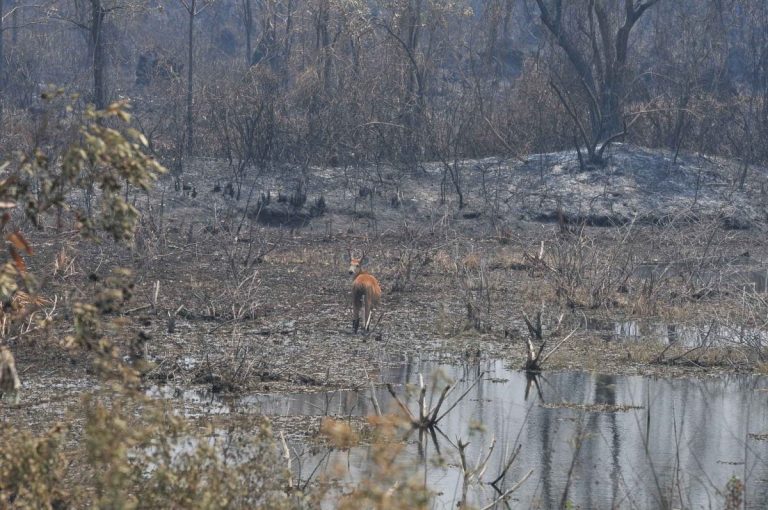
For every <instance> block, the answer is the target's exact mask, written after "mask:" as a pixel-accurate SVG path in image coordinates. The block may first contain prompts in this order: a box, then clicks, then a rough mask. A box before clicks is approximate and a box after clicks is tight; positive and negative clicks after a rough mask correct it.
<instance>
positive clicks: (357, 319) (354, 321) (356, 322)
mask: <svg viewBox="0 0 768 510" xmlns="http://www.w3.org/2000/svg"><path fill="white" fill-rule="evenodd" d="M0 1H1V0H0ZM352 305H353V309H354V310H353V313H354V316H353V317H352V329H353V330H354V331H355V333H357V328H359V327H360V300H359V299H357V297H355V300H354V301H353V302H352Z"/></svg>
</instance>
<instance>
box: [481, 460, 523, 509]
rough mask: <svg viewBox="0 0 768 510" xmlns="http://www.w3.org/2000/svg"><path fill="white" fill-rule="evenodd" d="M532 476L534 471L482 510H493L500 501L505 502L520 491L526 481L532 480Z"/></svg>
mask: <svg viewBox="0 0 768 510" xmlns="http://www.w3.org/2000/svg"><path fill="white" fill-rule="evenodd" d="M532 474H533V469H531V470H530V471H528V473H526V475H525V476H524V477H522V478H521V479H520V481H519V482H517V483H516V484H515V485H513V486H512V487H511V488H509V489H507V490H506V491H504V494H502V495H501V496H499V497H498V498H496V499H495V500H494V501H493V502H492V503H490V504H488V505H485V506H484V507H483V508H481V509H480V510H491V508H493V507H494V506H496V505H497V504H498V503H499V502H500V501H503V500H505V499H507V498H508V497H509V495H510V494H512V493H513V492H515V491H516V490H517V489H519V488H520V486H521V485H523V483H525V481H526V480H528V478H530V477H531V475H532Z"/></svg>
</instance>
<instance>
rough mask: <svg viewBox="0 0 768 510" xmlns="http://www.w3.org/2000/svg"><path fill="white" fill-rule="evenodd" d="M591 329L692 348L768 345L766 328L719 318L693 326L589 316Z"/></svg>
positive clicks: (621, 338) (608, 336) (758, 347)
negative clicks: (726, 321)
mask: <svg viewBox="0 0 768 510" xmlns="http://www.w3.org/2000/svg"><path fill="white" fill-rule="evenodd" d="M587 329H588V330H590V331H593V332H596V333H599V334H600V335H601V336H603V337H604V338H606V339H610V340H617V341H629V342H635V341H652V342H656V343H658V344H660V345H671V344H673V343H677V344H678V345H683V346H685V347H691V348H692V347H727V346H742V347H750V348H753V349H755V350H756V351H759V350H761V349H763V348H764V347H765V346H767V345H768V333H766V332H765V331H762V330H759V329H754V328H749V327H746V326H735V325H730V324H721V323H718V322H712V323H710V324H706V325H703V326H693V325H683V324H665V323H662V322H655V321H637V320H627V321H606V320H600V319H588V320H587Z"/></svg>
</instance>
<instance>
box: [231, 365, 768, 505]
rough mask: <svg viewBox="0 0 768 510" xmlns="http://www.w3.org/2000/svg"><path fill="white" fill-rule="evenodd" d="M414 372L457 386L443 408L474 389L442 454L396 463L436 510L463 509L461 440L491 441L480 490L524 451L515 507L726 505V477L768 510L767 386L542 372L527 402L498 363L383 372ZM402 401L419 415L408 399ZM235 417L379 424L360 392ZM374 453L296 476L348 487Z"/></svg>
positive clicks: (312, 396)
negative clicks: (332, 479) (334, 479)
mask: <svg viewBox="0 0 768 510" xmlns="http://www.w3.org/2000/svg"><path fill="white" fill-rule="evenodd" d="M419 374H423V375H424V378H425V380H426V381H427V382H428V384H429V381H430V380H434V379H433V378H434V377H438V379H439V380H442V378H449V379H451V380H454V381H456V384H457V388H456V390H455V391H453V392H452V393H451V397H449V399H448V401H449V402H448V403H449V404H452V403H453V401H454V400H455V399H456V398H457V397H458V396H459V395H461V394H462V393H463V392H464V390H465V389H467V388H469V387H470V386H471V385H472V384H473V383H475V382H476V381H477V384H475V385H474V386H473V387H472V388H471V389H470V391H469V393H468V394H467V396H466V397H465V398H464V399H463V400H461V402H460V403H459V404H458V405H457V406H456V407H455V408H454V409H453V410H452V411H451V412H450V413H448V415H447V416H446V417H445V418H444V419H443V421H441V422H440V424H439V426H440V432H441V433H438V434H437V436H438V437H437V439H438V446H439V449H440V454H438V452H437V448H436V446H435V444H434V443H433V442H432V440H431V439H430V440H429V441H427V442H426V446H424V445H420V444H419V441H418V435H417V434H414V435H412V436H411V438H410V442H409V446H408V448H407V449H406V452H405V455H404V458H402V459H400V460H401V461H402V463H403V465H404V466H405V468H406V469H410V470H412V473H413V475H414V476H418V477H420V478H421V479H424V480H425V481H426V483H427V485H428V487H429V488H430V489H431V490H433V491H434V492H435V493H436V494H437V496H436V499H435V508H456V503H457V502H458V501H459V500H460V499H461V492H462V489H461V487H462V474H461V470H460V468H459V456H458V451H457V450H456V448H455V446H454V445H455V444H456V443H457V442H458V440H459V439H462V440H463V441H464V442H469V443H470V445H469V447H468V448H467V458H468V460H469V462H470V463H471V464H474V463H475V462H476V459H478V458H479V457H480V456H482V455H484V454H485V453H486V452H487V451H488V447H489V446H490V445H491V443H492V441H493V439H494V438H495V439H496V446H495V448H494V450H493V452H492V454H491V457H490V461H489V463H488V466H487V469H486V471H485V474H484V476H483V477H482V478H481V480H483V481H484V482H488V481H491V480H493V479H495V478H496V477H497V476H498V474H499V473H501V471H502V470H503V466H504V465H505V464H506V462H507V459H508V457H509V455H510V453H511V452H512V451H513V450H514V449H515V448H516V446H517V445H521V449H520V454H519V455H518V457H517V458H516V460H515V462H514V463H513V464H512V467H511V468H510V469H509V471H508V473H507V476H506V477H505V479H504V481H503V483H502V484H500V486H499V488H500V489H501V490H502V491H503V490H505V489H506V488H509V487H512V486H513V485H514V484H515V483H516V482H517V481H518V480H520V479H521V478H522V477H523V476H524V475H526V474H527V473H528V472H529V471H532V474H531V476H530V478H528V479H527V481H526V482H525V483H524V484H523V485H522V486H521V487H520V488H519V489H518V490H517V491H516V492H515V493H514V495H513V497H512V499H510V501H509V506H508V507H509V508H532V507H537V508H558V507H560V506H561V504H562V503H563V502H567V504H571V505H575V506H576V507H580V508H596V509H602V508H640V509H646V508H680V507H683V508H722V506H723V492H724V489H725V486H726V483H727V482H728V480H729V479H730V478H731V477H733V476H737V477H739V478H740V479H741V480H742V481H745V482H746V508H755V509H757V508H768V440H766V439H765V435H766V434H767V433H768V378H764V377H758V376H733V375H732V376H718V377H707V378H702V379H698V378H690V379H654V378H647V377H639V376H630V377H622V376H611V375H598V374H593V373H585V372H558V373H546V374H544V376H543V377H541V378H540V379H539V380H538V387H539V388H538V389H539V390H540V391H537V388H536V387H535V386H532V387H531V388H530V392H529V394H528V396H527V399H526V386H527V379H526V376H525V374H523V373H521V372H519V371H516V370H510V369H508V368H507V367H505V366H504V364H503V363H502V362H500V361H484V362H480V363H475V364H471V365H464V366H456V365H444V364H438V363H433V362H413V363H408V364H405V365H403V366H399V367H397V368H394V369H388V370H385V371H382V373H381V379H382V380H383V381H384V382H391V383H396V384H400V385H406V384H416V383H417V382H418V375H419ZM435 374H439V375H435ZM398 392H399V393H400V394H401V395H403V398H404V399H405V398H407V395H406V393H407V391H406V386H398ZM376 395H377V399H378V401H379V403H380V405H381V407H382V408H384V409H385V410H386V409H392V410H393V409H394V406H393V402H392V399H391V397H389V395H388V394H387V392H386V390H384V389H378V390H376ZM409 401H410V403H411V404H412V408H413V409H415V407H416V406H415V394H414V396H413V397H410V398H409ZM600 404H604V405H602V406H595V407H592V406H593V405H600ZM229 406H231V407H232V408H237V409H238V410H240V411H242V410H243V409H250V410H251V411H253V412H260V413H264V414H269V415H314V416H318V415H331V416H336V417H345V416H367V415H372V414H374V413H375V410H374V407H373V405H372V400H371V398H370V394H369V393H368V392H367V391H359V392H358V391H336V392H330V393H309V394H295V395H251V396H247V397H244V398H242V399H240V400H238V401H236V402H233V403H231V404H229V405H225V406H224V407H223V408H217V412H226V410H227V407H229ZM445 408H447V407H445V406H444V409H445ZM761 435H762V437H761ZM293 446H294V447H296V451H305V452H306V451H309V450H308V449H306V448H303V447H302V445H300V444H294V445H293ZM372 454H373V450H372V448H369V447H366V446H360V447H355V448H352V449H351V450H348V451H338V450H336V451H333V452H331V453H330V454H329V453H327V452H319V453H316V454H309V453H306V454H304V455H303V456H302V459H301V462H299V459H296V460H297V462H296V464H295V466H301V472H300V473H299V475H300V476H303V477H305V476H307V475H308V474H309V473H310V472H312V471H313V470H315V468H317V471H316V472H315V475H314V476H318V474H326V475H328V476H331V475H333V476H338V468H339V466H343V467H344V471H345V473H346V474H345V475H344V478H343V480H342V481H343V482H349V483H355V482H357V481H359V480H362V479H365V478H366V477H367V476H368V475H369V470H370V465H371V463H370V460H371V459H370V458H371V456H372ZM438 460H439V461H440V462H438ZM569 473H570V474H569ZM496 494H497V493H496V492H495V490H494V489H493V488H492V487H491V486H490V485H488V484H484V483H479V484H478V483H476V484H474V485H473V487H472V490H471V491H470V494H469V502H470V503H471V504H473V505H475V506H477V507H483V506H485V505H487V504H489V503H492V502H493V501H494V499H495V497H496ZM498 508H505V507H504V506H502V505H499V506H498Z"/></svg>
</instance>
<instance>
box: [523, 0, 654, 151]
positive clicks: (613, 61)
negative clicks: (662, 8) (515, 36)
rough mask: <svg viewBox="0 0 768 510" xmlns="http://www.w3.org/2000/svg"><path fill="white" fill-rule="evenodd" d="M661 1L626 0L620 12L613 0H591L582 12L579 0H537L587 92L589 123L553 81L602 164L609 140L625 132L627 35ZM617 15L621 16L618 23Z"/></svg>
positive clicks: (578, 127) (554, 35) (553, 33)
mask: <svg viewBox="0 0 768 510" xmlns="http://www.w3.org/2000/svg"><path fill="white" fill-rule="evenodd" d="M658 1H659V0H644V1H638V0H623V4H624V5H623V15H622V14H620V13H619V12H617V11H621V10H622V9H621V8H620V7H614V8H612V7H609V5H611V4H613V3H614V2H606V1H605V0H588V1H587V2H586V4H587V5H586V10H585V12H578V11H581V10H582V9H581V8H580V6H581V5H582V4H583V3H581V2H580V3H579V5H578V6H570V8H569V6H567V5H566V6H564V5H563V0H536V4H537V5H538V7H539V12H540V17H541V22H542V24H543V25H544V26H545V27H546V28H547V30H549V32H550V34H551V35H552V37H553V38H554V41H555V43H556V44H557V45H558V46H559V47H560V48H561V49H562V50H563V52H564V53H565V55H566V57H567V59H568V61H569V63H570V64H571V65H572V67H573V69H574V70H575V72H576V75H577V76H578V83H579V85H580V87H581V89H582V90H583V92H584V94H585V96H586V103H587V108H588V111H589V125H588V126H585V125H584V123H583V122H582V120H581V119H580V116H579V115H578V113H577V108H576V107H575V105H574V104H573V102H572V99H571V98H570V97H569V94H568V90H567V89H565V88H563V87H561V86H559V85H558V84H557V83H556V82H555V81H554V80H553V81H552V82H551V84H552V86H553V87H554V88H555V90H556V92H557V94H558V96H559V97H560V99H561V101H562V102H563V104H564V106H565V107H566V109H567V110H568V113H569V115H570V116H571V117H572V118H573V121H574V123H575V124H576V127H577V130H578V134H579V137H580V139H581V142H582V143H584V145H586V149H587V153H588V156H589V162H590V163H591V164H598V165H600V164H602V163H603V158H602V155H603V151H604V150H605V148H606V147H607V146H608V144H610V142H611V141H613V140H615V139H616V138H618V137H621V136H623V135H624V129H623V127H622V126H623V120H622V113H623V112H622V106H623V105H622V101H623V99H624V94H625V93H626V85H627V58H628V55H629V36H630V33H631V32H632V29H633V28H634V27H635V25H636V24H637V22H638V20H639V19H640V18H641V17H642V15H643V13H645V12H646V11H647V10H648V9H649V8H651V7H652V6H653V5H654V4H656V3H657V2H658ZM615 3H616V4H619V2H615ZM584 17H586V19H584ZM617 21H621V24H620V25H618V28H616V26H617Z"/></svg>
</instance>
